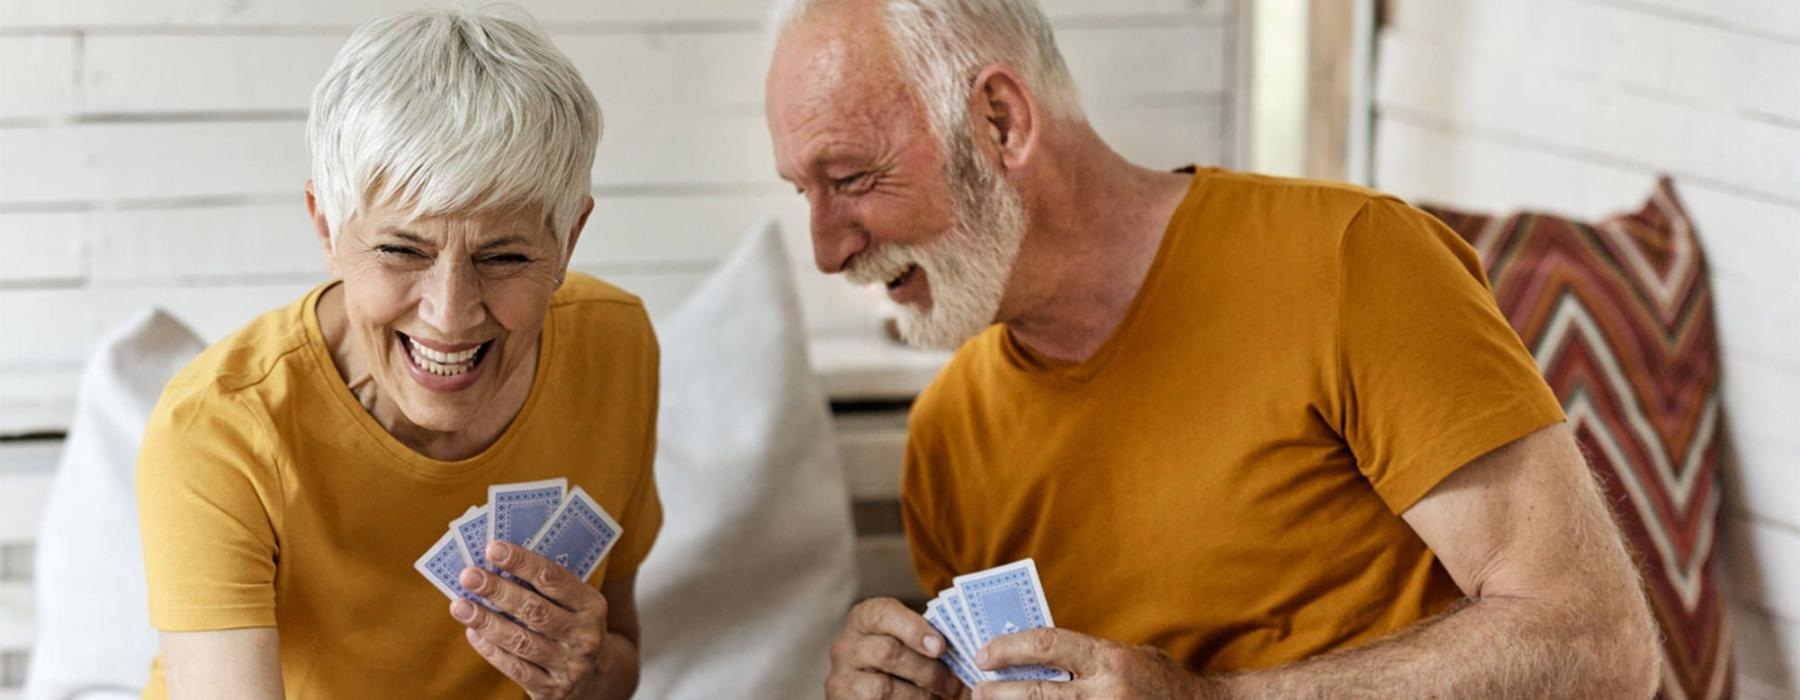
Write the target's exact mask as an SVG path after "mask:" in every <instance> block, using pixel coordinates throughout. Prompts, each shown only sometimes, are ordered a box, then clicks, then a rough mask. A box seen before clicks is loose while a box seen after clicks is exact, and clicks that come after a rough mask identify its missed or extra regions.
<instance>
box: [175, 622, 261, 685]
mask: <svg viewBox="0 0 1800 700" xmlns="http://www.w3.org/2000/svg"><path fill="white" fill-rule="evenodd" d="M160 636H161V640H162V663H163V679H164V681H165V682H166V683H167V684H168V686H169V697H171V698H175V699H176V700H195V699H199V700H210V699H212V698H219V699H220V700H226V699H237V698H245V699H248V700H259V699H262V698H268V699H270V700H278V699H279V698H281V696H282V692H281V657H280V654H279V650H280V641H279V639H278V637H277V636H276V634H275V628H273V627H251V628H247V629H235V630H218V631H210V632H163V633H162V634H161V635H160Z"/></svg>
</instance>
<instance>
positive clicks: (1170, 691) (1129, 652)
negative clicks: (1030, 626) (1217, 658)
mask: <svg viewBox="0 0 1800 700" xmlns="http://www.w3.org/2000/svg"><path fill="white" fill-rule="evenodd" d="M1029 664H1038V665H1042V666H1050V667H1052V668H1060V669H1064V670H1066V671H1068V672H1069V673H1070V674H1072V675H1074V678H1073V679H1072V680H1070V681H1068V682H1051V681H1018V682H1010V683H1009V682H1000V681H993V682H988V683H982V684H981V687H979V688H977V689H976V690H975V698H976V700H1010V699H1012V698H1029V699H1030V700H1055V699H1057V698H1121V699H1124V700H1131V699H1135V698H1205V697H1210V696H1211V695H1210V693H1208V692H1207V686H1206V683H1205V681H1204V680H1203V679H1201V678H1200V677H1199V676H1197V675H1194V674H1192V673H1189V672H1188V671H1187V670H1186V669H1183V668H1182V667H1181V665H1180V664H1177V663H1175V660H1174V659H1171V658H1169V655H1168V654H1164V653H1163V652H1162V651H1161V650H1159V649H1156V648H1153V647H1132V646H1126V645H1123V644H1119V643H1116V642H1109V641H1106V640H1104V639H1098V638H1095V637H1089V636H1087V635H1085V634H1081V633H1079V632H1071V631H1069V630H1064V629H1055V628H1043V629H1035V630H1026V631H1024V632H1019V633H1017V634H1009V635H1005V636H1001V637H995V638H994V640H993V641H991V642H988V645H987V646H986V647H983V648H982V650H981V651H980V652H977V653H976V654H975V665H976V666H980V667H981V668H983V669H986V670H989V671H998V670H1000V669H1002V668H1006V667H1008V666H1024V665H1029Z"/></svg>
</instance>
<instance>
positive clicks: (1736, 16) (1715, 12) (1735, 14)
mask: <svg viewBox="0 0 1800 700" xmlns="http://www.w3.org/2000/svg"><path fill="white" fill-rule="evenodd" d="M1590 1H1593V0H1590ZM1599 1H1600V2H1607V3H1610V4H1613V5H1618V6H1620V7H1625V8H1628V9H1632V10H1636V11H1640V12H1652V13H1660V14H1662V15H1664V16H1667V17H1671V18H1674V19H1677V20H1681V21H1684V22H1694V23H1704V24H1710V25H1713V26H1717V27H1720V28H1722V29H1726V30H1728V31H1732V32H1735V33H1738V34H1749V35H1756V36H1771V37H1778V38H1781V39H1784V40H1792V41H1794V42H1796V43H1800V5H1797V4H1795V3H1793V2H1792V0H1599Z"/></svg>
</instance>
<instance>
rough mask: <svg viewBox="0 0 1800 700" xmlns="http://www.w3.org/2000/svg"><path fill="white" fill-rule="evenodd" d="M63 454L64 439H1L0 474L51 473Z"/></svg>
mask: <svg viewBox="0 0 1800 700" xmlns="http://www.w3.org/2000/svg"><path fill="white" fill-rule="evenodd" d="M61 456H62V440H60V439H43V440H7V441H0V474H49V473H50V472H53V471H55V470H56V460H57V459H58V458H59V457H61Z"/></svg>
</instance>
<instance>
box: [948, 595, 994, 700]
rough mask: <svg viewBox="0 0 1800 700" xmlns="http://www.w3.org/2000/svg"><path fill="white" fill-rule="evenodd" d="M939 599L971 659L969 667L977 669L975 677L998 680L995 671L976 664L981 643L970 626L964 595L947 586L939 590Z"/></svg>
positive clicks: (964, 650) (963, 650) (961, 644)
mask: <svg viewBox="0 0 1800 700" xmlns="http://www.w3.org/2000/svg"><path fill="white" fill-rule="evenodd" d="M938 600H941V601H943V607H944V617H945V618H946V620H945V621H946V622H948V623H950V627H951V632H952V633H953V634H955V635H956V638H957V644H959V645H960V646H961V647H962V652H963V657H964V658H966V659H968V660H969V667H970V668H973V669H975V677H976V678H979V679H981V680H984V681H991V680H996V679H997V678H998V677H997V676H995V675H994V672H993V671H984V670H982V669H981V667H979V666H976V665H975V654H977V653H979V652H980V651H981V645H980V644H976V643H975V633H974V632H972V631H971V628H970V627H969V611H968V607H967V606H965V605H964V604H963V599H962V595H961V594H958V593H957V592H956V589H955V588H946V589H944V590H942V591H938Z"/></svg>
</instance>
